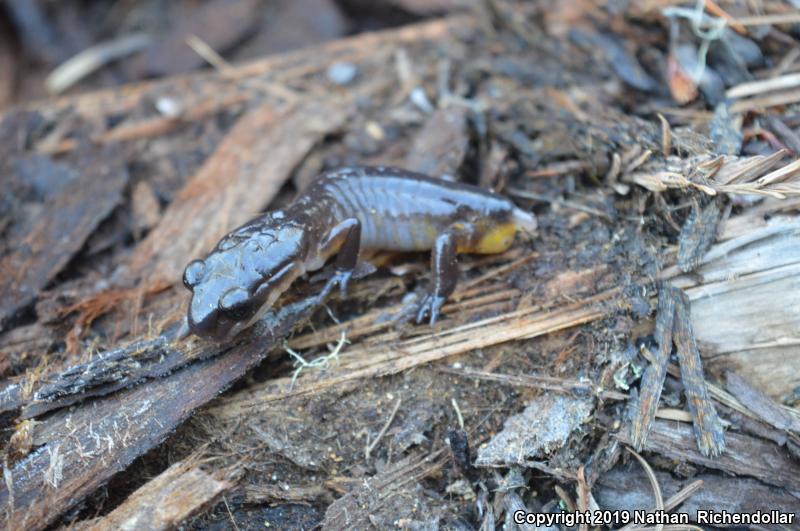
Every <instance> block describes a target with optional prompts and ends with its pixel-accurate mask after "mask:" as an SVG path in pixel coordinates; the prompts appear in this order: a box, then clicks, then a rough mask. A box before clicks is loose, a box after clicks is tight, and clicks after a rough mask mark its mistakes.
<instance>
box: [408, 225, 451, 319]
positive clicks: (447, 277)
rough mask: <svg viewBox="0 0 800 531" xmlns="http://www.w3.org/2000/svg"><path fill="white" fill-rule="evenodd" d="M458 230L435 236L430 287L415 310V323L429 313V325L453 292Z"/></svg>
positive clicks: (449, 230)
mask: <svg viewBox="0 0 800 531" xmlns="http://www.w3.org/2000/svg"><path fill="white" fill-rule="evenodd" d="M459 232H460V231H456V230H453V229H448V231H447V232H444V233H442V234H440V235H439V237H438V238H436V242H434V244H433V252H432V253H431V275H432V278H431V288H430V290H429V291H428V294H427V295H426V296H425V298H424V299H422V302H421V303H420V306H419V311H418V312H417V323H421V322H422V320H423V319H425V316H426V315H430V323H431V326H432V325H434V324H435V323H436V319H437V318H438V317H439V309H440V308H441V307H442V304H444V301H445V300H447V297H449V296H450V295H452V294H453V291H455V289H456V283H457V282H458V263H457V262H456V250H457V239H458V237H459Z"/></svg>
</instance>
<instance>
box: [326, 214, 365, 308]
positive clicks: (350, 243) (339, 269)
mask: <svg viewBox="0 0 800 531" xmlns="http://www.w3.org/2000/svg"><path fill="white" fill-rule="evenodd" d="M360 245H361V222H360V221H358V219H356V218H350V219H346V220H344V221H342V222H341V223H339V224H338V225H336V226H335V227H334V228H333V229H331V232H330V233H329V234H328V238H327V239H326V240H325V243H323V244H322V246H321V249H320V252H321V253H322V255H323V256H330V255H331V254H334V253H336V262H335V266H336V272H335V273H334V274H333V276H331V278H329V279H328V282H327V283H326V284H325V287H324V288H323V289H322V292H323V293H324V294H326V295H327V293H329V292H330V290H331V289H333V286H335V285H336V284H339V290H340V293H341V296H342V298H344V296H345V294H346V293H347V284H348V283H349V282H350V277H352V276H353V271H354V270H355V268H356V264H357V263H358V253H359V247H360Z"/></svg>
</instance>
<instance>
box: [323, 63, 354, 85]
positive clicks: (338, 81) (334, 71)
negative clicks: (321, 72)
mask: <svg viewBox="0 0 800 531" xmlns="http://www.w3.org/2000/svg"><path fill="white" fill-rule="evenodd" d="M326 75H327V76H328V80H329V81H330V82H331V83H333V84H335V85H340V86H341V85H349V84H350V83H352V82H353V80H355V78H356V76H357V75H358V67H357V66H356V65H354V64H353V63H333V64H332V65H331V66H329V67H328V70H327V72H326Z"/></svg>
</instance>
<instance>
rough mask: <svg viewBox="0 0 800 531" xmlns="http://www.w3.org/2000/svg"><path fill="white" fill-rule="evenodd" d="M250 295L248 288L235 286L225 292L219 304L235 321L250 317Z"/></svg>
mask: <svg viewBox="0 0 800 531" xmlns="http://www.w3.org/2000/svg"><path fill="white" fill-rule="evenodd" d="M249 303H250V295H249V294H248V293H247V291H246V290H243V289H241V288H233V289H231V290H228V291H226V292H225V294H224V295H223V296H222V298H221V299H220V300H219V303H218V304H217V306H218V307H219V309H220V310H222V311H223V312H225V315H227V316H228V317H230V318H231V319H233V320H235V321H242V320H244V319H246V318H247V317H248V315H247V311H248V309H249V306H250V304H249Z"/></svg>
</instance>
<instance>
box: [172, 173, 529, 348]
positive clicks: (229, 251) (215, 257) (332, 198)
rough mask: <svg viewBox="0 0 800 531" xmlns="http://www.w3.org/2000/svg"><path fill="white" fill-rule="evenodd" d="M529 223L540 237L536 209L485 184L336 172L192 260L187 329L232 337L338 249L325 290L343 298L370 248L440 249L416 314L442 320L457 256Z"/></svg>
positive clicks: (495, 247)
mask: <svg viewBox="0 0 800 531" xmlns="http://www.w3.org/2000/svg"><path fill="white" fill-rule="evenodd" d="M520 230H522V231H524V232H527V233H530V234H532V233H533V232H534V231H535V230H536V218H535V216H534V215H533V214H531V213H528V212H525V211H523V210H521V209H519V208H517V207H516V206H515V205H514V204H513V203H512V202H511V201H510V200H509V199H507V198H505V197H503V196H501V195H499V194H497V193H494V192H491V191H488V190H484V189H482V188H479V187H477V186H472V185H469V184H463V183H456V182H450V181H444V180H440V179H435V178H432V177H429V176H427V175H422V174H419V173H413V172H410V171H406V170H402V169H398V168H391V167H366V166H359V167H350V168H342V169H338V170H334V171H330V172H327V173H324V174H322V175H321V176H320V177H318V178H317V179H316V180H315V181H314V182H313V183H312V184H311V185H310V186H309V187H308V188H307V189H306V190H305V191H304V192H303V193H301V194H300V195H299V196H298V197H297V198H296V199H295V200H294V201H293V202H292V203H291V204H289V205H288V206H287V207H285V208H282V209H279V210H274V211H272V212H268V213H266V214H263V215H261V216H259V217H257V218H255V219H253V220H251V221H249V222H248V223H246V224H244V225H242V226H241V227H239V228H237V229H235V230H233V231H232V232H230V233H229V234H228V235H226V236H224V237H223V238H222V239H221V240H220V241H219V243H218V244H217V245H216V247H215V248H214V249H213V250H212V251H211V252H210V253H209V254H208V255H207V256H206V257H205V258H204V259H202V260H194V261H192V262H190V263H189V264H188V265H187V266H186V269H185V271H184V274H183V284H184V285H185V286H186V288H188V289H189V290H191V292H192V296H191V301H190V303H189V307H188V312H187V324H188V328H189V331H191V332H192V333H194V334H196V335H198V336H200V337H204V338H208V339H214V340H221V339H227V338H230V337H233V336H235V335H236V334H238V333H239V332H240V331H242V330H244V329H245V328H247V327H248V326H250V325H251V324H253V323H254V322H255V321H257V320H258V319H259V318H260V317H262V316H263V315H264V314H265V313H266V311H267V310H269V309H270V307H271V306H272V305H273V304H274V303H275V301H276V300H277V299H278V297H279V296H280V295H281V293H283V292H284V291H286V289H288V288H289V286H290V285H291V284H292V283H293V282H294V281H295V280H296V279H297V278H298V277H300V276H302V275H304V274H305V273H306V272H309V271H315V270H318V269H320V268H321V267H322V266H323V265H325V263H326V262H327V261H328V260H329V259H330V258H333V257H334V256H335V258H334V264H335V271H334V273H333V275H332V276H331V277H330V278H329V280H328V284H326V288H327V287H333V286H335V285H336V284H338V285H339V288H340V289H341V292H342V294H343V295H344V293H345V292H346V289H347V284H348V281H349V280H350V278H351V276H352V274H353V271H354V269H355V267H356V263H357V262H358V259H359V254H360V252H361V251H362V250H366V249H371V250H387V251H428V250H430V251H431V269H432V281H431V283H430V289H429V291H428V293H427V295H426V296H425V297H424V298H423V299H422V300H421V302H420V304H419V306H418V312H417V316H416V317H417V322H421V321H423V320H424V319H425V317H426V316H429V319H430V323H431V324H434V323H435V322H436V319H437V318H438V315H439V309H440V308H441V306H442V304H443V303H444V301H445V300H446V299H447V297H449V296H450V295H451V294H452V293H453V291H454V289H455V287H456V282H457V280H458V268H457V265H456V254H457V253H479V254H485V253H500V252H503V251H505V250H506V249H508V248H509V247H510V246H511V244H512V242H513V240H514V236H515V234H516V233H517V232H518V231H520ZM415 309H416V308H415Z"/></svg>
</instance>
